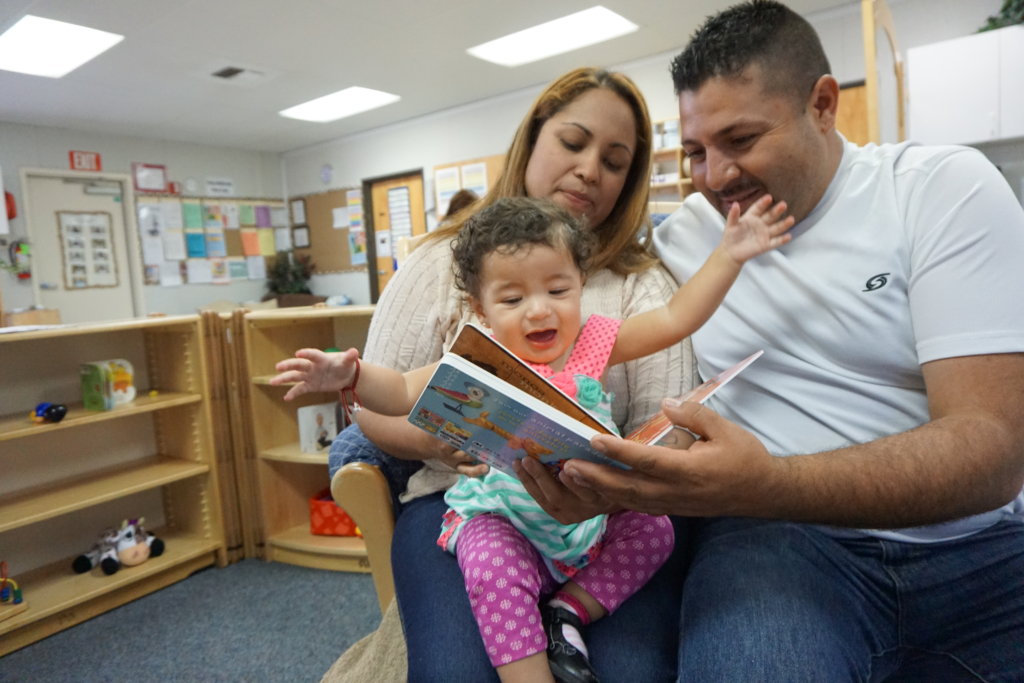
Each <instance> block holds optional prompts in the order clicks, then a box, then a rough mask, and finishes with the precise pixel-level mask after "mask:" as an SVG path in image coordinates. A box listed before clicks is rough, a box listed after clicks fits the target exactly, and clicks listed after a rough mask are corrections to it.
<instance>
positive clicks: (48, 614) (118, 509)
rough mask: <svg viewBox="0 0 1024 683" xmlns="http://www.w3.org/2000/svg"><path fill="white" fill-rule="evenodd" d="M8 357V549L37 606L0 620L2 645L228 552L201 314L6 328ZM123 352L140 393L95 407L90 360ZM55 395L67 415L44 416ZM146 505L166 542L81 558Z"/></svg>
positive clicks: (108, 605)
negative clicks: (88, 399)
mask: <svg viewBox="0 0 1024 683" xmlns="http://www.w3.org/2000/svg"><path fill="white" fill-rule="evenodd" d="M0 356H2V358H3V363H2V364H0V386H2V387H3V390H2V391H0V468H2V475H0V560H4V561H6V562H7V564H8V570H9V573H10V575H11V577H12V578H14V579H15V580H17V581H18V583H19V584H20V587H21V589H22V592H23V596H24V599H25V604H26V605H27V608H26V609H24V610H23V611H21V612H20V613H18V614H14V615H13V616H10V617H6V618H3V619H0V655H3V654H6V653H8V652H11V651H13V650H15V649H18V648H20V647H23V646H24V645H27V644H29V643H31V642H34V641H36V640H38V639H40V638H43V637H45V636H48V635H50V634H52V633H55V632H57V631H60V630H62V629H65V628H67V627H69V626H73V625H74V624H77V623H79V622H81V621H84V620H86V619H88V618H90V617H92V616H95V615H97V614H100V613H102V612H105V611H107V610H109V609H112V608H114V607H116V606H118V605H121V604H124V603H126V602H129V601H131V600H134V599H135V598H138V597H140V596H142V595H144V594H146V593H149V592H152V591H154V590H157V589H159V588H162V587H164V586H166V585H168V584H170V583H173V582H175V581H178V580H181V579H184V578H186V577H187V576H189V575H190V574H191V573H192V572H194V571H196V570H197V569H200V568H202V567H205V566H209V565H212V564H215V563H216V564H217V565H219V566H224V565H225V564H226V552H225V545H224V533H223V526H222V521H221V512H220V511H221V503H220V499H219V490H218V485H217V469H216V458H215V457H214V453H213V441H212V436H211V434H212V432H211V424H210V410H209V404H208V391H207V384H206V383H207V371H206V358H205V350H204V345H203V340H202V331H201V327H200V323H199V318H198V316H178V317H166V318H150V319H140V320H130V321H123V322H111V323H102V324H87V325H86V324H83V325H68V326H60V327H54V328H46V329H39V330H34V331H22V332H13V333H5V334H0ZM114 358H118V359H125V360H127V361H129V362H130V363H131V364H132V366H133V370H134V384H135V387H136V389H137V396H136V398H135V399H134V400H133V401H131V402H129V403H127V404H124V405H120V406H117V407H115V408H114V409H113V410H109V411H100V412H97V411H90V410H85V409H84V408H83V406H82V402H81V386H80V374H79V368H80V365H81V364H82V363H86V362H92V361H99V360H108V359H114ZM44 401H45V402H53V403H63V404H66V405H67V406H68V412H67V415H66V417H64V419H63V420H61V421H60V422H58V423H46V424H35V423H34V422H33V421H32V420H31V419H30V417H29V416H30V413H31V412H32V411H33V410H34V408H35V406H36V405H37V404H38V403H40V402H44ZM138 517H145V520H146V522H145V526H146V528H147V529H149V530H150V531H153V532H154V533H156V535H157V537H159V538H160V539H162V540H163V541H164V543H165V545H166V549H165V551H164V553H163V554H162V555H160V556H159V557H151V558H149V559H148V560H147V561H146V562H144V563H143V564H140V565H137V566H134V567H122V568H121V569H120V570H119V571H117V572H116V573H114V574H112V575H109V576H108V575H106V574H104V573H103V572H102V570H101V569H99V568H95V569H93V570H92V571H91V572H87V573H83V574H76V573H75V572H74V571H73V570H72V568H71V563H72V559H73V558H74V557H76V556H77V555H79V554H82V553H85V552H86V551H88V550H89V549H90V547H91V546H92V544H93V543H94V542H95V541H96V540H97V538H98V537H99V534H100V532H101V531H102V530H103V529H105V528H107V527H111V526H117V525H119V524H120V522H121V521H122V520H123V519H127V518H138ZM2 609H9V608H8V607H5V606H0V610H2ZM0 616H4V615H3V613H0Z"/></svg>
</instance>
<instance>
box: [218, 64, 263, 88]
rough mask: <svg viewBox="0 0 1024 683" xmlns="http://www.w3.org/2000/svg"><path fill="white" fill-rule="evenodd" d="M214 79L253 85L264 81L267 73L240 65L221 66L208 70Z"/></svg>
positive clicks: (235, 83)
mask: <svg viewBox="0 0 1024 683" xmlns="http://www.w3.org/2000/svg"><path fill="white" fill-rule="evenodd" d="M210 76H212V77H213V79H214V80H216V81H218V82H221V83H230V84H232V85H241V86H253V85H259V84H262V83H264V82H265V81H266V80H267V77H268V74H267V73H266V72H265V71H259V70H257V69H247V68H245V67H241V66H223V67H220V68H216V69H214V70H212V71H211V72H210Z"/></svg>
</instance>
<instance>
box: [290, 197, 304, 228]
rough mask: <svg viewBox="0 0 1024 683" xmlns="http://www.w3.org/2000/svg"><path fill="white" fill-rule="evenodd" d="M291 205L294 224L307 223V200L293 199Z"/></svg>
mask: <svg viewBox="0 0 1024 683" xmlns="http://www.w3.org/2000/svg"><path fill="white" fill-rule="evenodd" d="M291 206H292V225H304V224H305V223H306V200H305V199H293V200H292V202H291Z"/></svg>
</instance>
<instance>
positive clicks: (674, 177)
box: [651, 119, 694, 201]
mask: <svg viewBox="0 0 1024 683" xmlns="http://www.w3.org/2000/svg"><path fill="white" fill-rule="evenodd" d="M653 134H654V151H653V152H652V153H651V162H652V164H653V168H652V169H651V200H652V201H659V200H660V201H667V200H676V201H678V200H681V199H684V198H685V197H686V195H688V194H690V193H691V192H693V191H694V187H693V180H692V179H690V178H689V177H688V175H687V173H686V172H685V164H684V161H685V159H686V153H685V152H683V148H682V147H681V146H680V145H679V119H666V120H664V121H656V122H655V123H654V130H653Z"/></svg>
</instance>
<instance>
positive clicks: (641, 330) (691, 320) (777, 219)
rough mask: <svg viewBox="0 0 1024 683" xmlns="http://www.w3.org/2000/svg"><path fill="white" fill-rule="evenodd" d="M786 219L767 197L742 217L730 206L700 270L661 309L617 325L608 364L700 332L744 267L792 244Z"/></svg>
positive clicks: (781, 204)
mask: <svg viewBox="0 0 1024 683" xmlns="http://www.w3.org/2000/svg"><path fill="white" fill-rule="evenodd" d="M785 214H786V203H785V202H778V203H777V204H773V203H772V198H771V196H770V195H765V196H763V197H761V198H760V199H758V200H757V201H756V202H754V203H753V204H751V205H750V208H748V209H747V210H746V211H745V212H744V213H743V215H742V216H741V215H740V209H739V205H738V204H733V206H732V208H730V209H729V215H728V216H727V217H726V225H725V231H724V232H723V233H722V240H721V242H719V244H718V246H717V247H715V250H714V251H712V252H711V254H710V255H709V256H708V260H707V261H705V262H704V265H702V266H701V267H700V270H698V271H697V272H696V273H694V274H693V277H691V278H690V279H689V280H687V281H686V282H684V283H683V284H682V285H680V287H679V289H677V290H676V293H675V294H673V295H672V298H671V299H670V300H669V302H668V303H667V304H666V305H664V306H662V307H661V308H656V309H654V310H652V311H648V312H646V313H641V314H640V315H635V316H631V317H630V318H627V319H626V320H624V321H623V322H622V326H621V327H620V328H619V336H618V338H617V339H616V340H615V347H614V348H613V349H612V355H611V358H609V360H608V364H609V365H614V364H616V363H623V362H625V361H628V360H633V359H634V358H640V357H642V356H646V355H648V354H651V353H655V352H656V351H660V350H661V349H664V348H666V347H668V346H671V345H672V344H676V343H678V342H680V341H682V340H683V339H685V338H686V337H688V336H689V335H691V334H693V333H694V332H696V331H697V330H698V329H700V326H701V325H703V324H704V323H706V322H707V321H708V318H710V317H711V315H712V314H713V313H714V312H715V310H717V309H718V306H719V304H721V303H722V300H723V299H724V298H725V295H726V293H727V292H728V291H729V288H730V287H732V284H733V282H735V281H736V278H737V277H738V276H739V274H740V269H741V268H742V267H743V264H744V263H746V262H747V261H749V260H750V259H752V258H754V257H755V256H757V255H759V254H763V253H764V252H766V251H769V250H771V249H775V248H776V247H780V246H782V245H783V244H785V243H786V242H789V240H790V239H792V237H791V236H790V235H789V233H788V231H789V229H790V228H791V227H793V223H794V220H793V217H792V216H787V215H785Z"/></svg>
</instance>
